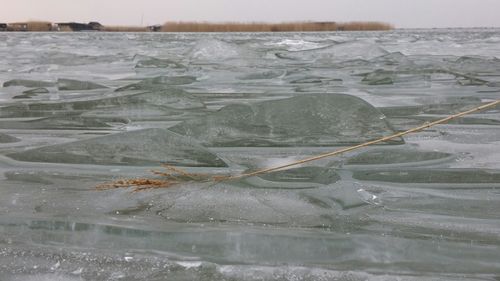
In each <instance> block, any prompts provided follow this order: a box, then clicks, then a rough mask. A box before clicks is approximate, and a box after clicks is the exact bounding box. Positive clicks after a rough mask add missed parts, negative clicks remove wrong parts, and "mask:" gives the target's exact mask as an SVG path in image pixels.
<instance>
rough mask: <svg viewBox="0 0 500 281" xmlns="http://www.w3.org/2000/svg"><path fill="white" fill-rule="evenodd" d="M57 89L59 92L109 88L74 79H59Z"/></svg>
mask: <svg viewBox="0 0 500 281" xmlns="http://www.w3.org/2000/svg"><path fill="white" fill-rule="evenodd" d="M57 87H58V89H59V91H87V90H96V89H105V88H107V87H106V86H103V85H99V84H97V83H93V82H90V81H80V80H74V79H58V80H57Z"/></svg>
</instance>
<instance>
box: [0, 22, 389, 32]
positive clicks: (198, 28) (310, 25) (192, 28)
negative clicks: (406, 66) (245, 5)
mask: <svg viewBox="0 0 500 281" xmlns="http://www.w3.org/2000/svg"><path fill="white" fill-rule="evenodd" d="M393 29H394V26H393V25H391V24H388V23H383V22H361V21H356V22H344V23H341V22H333V21H331V22H330V21H329V22H283V23H258V22H255V23H238V22H226V23H209V22H166V23H164V24H163V25H152V26H145V27H142V26H106V25H102V24H100V23H98V22H89V23H78V22H64V23H52V22H45V21H27V22H16V23H0V31H5V32H9V31H13V32H23V31H26V32H77V31H99V32H321V31H384V30H393Z"/></svg>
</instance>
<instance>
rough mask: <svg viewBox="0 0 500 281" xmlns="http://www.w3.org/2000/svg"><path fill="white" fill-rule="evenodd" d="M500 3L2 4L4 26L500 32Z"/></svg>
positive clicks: (135, 0) (238, 0)
mask: <svg viewBox="0 0 500 281" xmlns="http://www.w3.org/2000/svg"><path fill="white" fill-rule="evenodd" d="M499 11H500V0H0V22H15V21H25V20H47V21H52V22H61V21H83V22H88V21H99V22H101V23H102V24H105V25H106V24H107V25H141V23H142V24H144V25H153V24H161V23H164V22H165V21H213V22H225V21H240V22H249V21H265V22H280V21H302V20H309V21H355V20H362V21H383V22H388V23H392V24H394V25H395V26H396V27H398V28H411V27H477V26H481V27H482V26H485V27H500V15H499Z"/></svg>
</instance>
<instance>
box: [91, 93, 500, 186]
mask: <svg viewBox="0 0 500 281" xmlns="http://www.w3.org/2000/svg"><path fill="white" fill-rule="evenodd" d="M497 105H500V100H496V101H493V102H490V103H487V104H484V105H481V106H478V107H475V108H473V109H470V110H467V111H464V112H461V113H458V114H454V115H450V116H448V117H445V118H442V119H439V120H436V121H433V122H426V123H425V124H423V125H421V126H418V127H415V128H412V129H409V130H406V131H403V132H399V133H396V134H393V135H390V136H386V137H383V138H380V139H376V140H373V141H368V142H365V143H361V144H358V145H354V146H350V147H347V148H343V149H339V150H336V151H332V152H328V153H324V154H320V155H317V156H313V157H309V158H306V159H303V160H299V161H295V162H293V163H290V164H286V165H280V166H276V167H272V168H267V169H262V170H258V171H255V172H249V173H243V174H240V175H207V174H191V173H187V172H185V171H183V170H181V169H179V168H175V167H172V166H168V165H162V166H163V167H164V168H166V170H167V171H166V172H161V171H152V172H153V174H155V175H158V176H161V177H162V178H161V179H147V178H138V179H121V180H117V181H114V182H109V183H104V184H101V185H99V186H97V189H99V190H105V189H113V188H130V187H133V192H138V191H143V190H150V189H157V188H167V187H172V186H175V185H177V184H186V183H190V182H193V183H194V182H196V183H201V182H212V183H217V182H222V181H231V180H238V179H242V178H247V177H252V176H257V175H262V174H268V173H271V172H274V171H277V170H284V169H288V168H291V167H294V166H298V165H301V164H305V163H309V162H313V161H317V160H320V159H323V158H327V157H333V156H337V155H341V154H343V153H346V152H349V151H353V150H357V149H360V148H363V147H367V146H370V145H374V144H379V143H383V142H386V141H389V140H392V139H395V138H399V137H402V136H405V135H408V134H411V133H416V132H420V131H422V130H425V129H428V128H430V127H433V126H436V125H439V124H444V123H447V122H449V121H451V120H453V119H457V118H459V117H462V116H465V115H469V114H472V113H475V112H478V111H481V110H484V109H487V108H491V107H494V106H497Z"/></svg>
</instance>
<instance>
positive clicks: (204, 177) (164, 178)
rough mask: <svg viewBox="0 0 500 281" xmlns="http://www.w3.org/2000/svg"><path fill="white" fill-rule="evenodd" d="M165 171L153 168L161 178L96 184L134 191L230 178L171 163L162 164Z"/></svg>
mask: <svg viewBox="0 0 500 281" xmlns="http://www.w3.org/2000/svg"><path fill="white" fill-rule="evenodd" d="M161 166H162V167H163V168H164V169H165V171H158V170H151V173H153V174H154V175H157V176H160V177H161V178H160V179H150V178H135V179H119V180H115V181H112V182H107V183H103V184H100V185H98V186H96V189H97V190H107V189H115V188H133V190H132V192H139V191H144V190H151V189H158V188H168V187H171V186H174V185H177V184H181V183H189V182H192V183H201V182H218V181H222V180H225V179H227V178H229V177H228V176H220V175H219V176H213V175H209V174H195V173H188V172H186V171H184V170H182V169H179V168H176V167H172V166H170V165H166V164H161Z"/></svg>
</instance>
